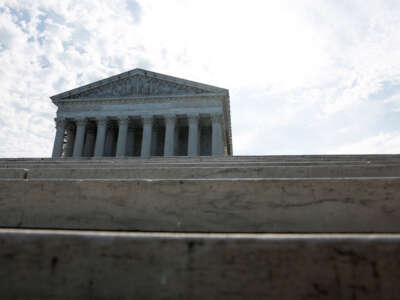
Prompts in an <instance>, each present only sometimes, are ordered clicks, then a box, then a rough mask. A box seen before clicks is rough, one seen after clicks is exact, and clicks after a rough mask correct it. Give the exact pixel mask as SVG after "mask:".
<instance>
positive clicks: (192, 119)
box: [188, 115, 199, 156]
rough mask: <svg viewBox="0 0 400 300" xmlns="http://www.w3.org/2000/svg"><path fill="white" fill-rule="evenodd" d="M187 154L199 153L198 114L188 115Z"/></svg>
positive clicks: (195, 154) (194, 154) (196, 154)
mask: <svg viewBox="0 0 400 300" xmlns="http://www.w3.org/2000/svg"><path fill="white" fill-rule="evenodd" d="M188 122H189V138H188V156H198V155H199V115H188Z"/></svg>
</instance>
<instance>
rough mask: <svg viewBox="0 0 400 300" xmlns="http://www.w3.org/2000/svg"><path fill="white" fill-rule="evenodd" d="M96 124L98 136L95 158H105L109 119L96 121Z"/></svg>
mask: <svg viewBox="0 0 400 300" xmlns="http://www.w3.org/2000/svg"><path fill="white" fill-rule="evenodd" d="M96 123H97V135H96V146H95V148H94V156H95V157H102V156H104V143H105V140H106V131H107V119H106V118H99V119H97V120H96Z"/></svg>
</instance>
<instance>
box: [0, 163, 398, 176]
mask: <svg viewBox="0 0 400 300" xmlns="http://www.w3.org/2000/svg"><path fill="white" fill-rule="evenodd" d="M399 175H400V165H369V166H352V165H345V166H337V165H330V166H274V167H271V166H257V167H252V166H243V167H242V166H230V167H205V166H201V167H190V166H185V167H182V166H180V167H177V166H173V167H165V166H163V167H153V166H151V167H150V166H147V167H144V166H142V167H130V168H126V167H120V166H118V167H117V166H113V167H108V168H106V167H104V166H101V167H96V168H93V167H91V168H87V167H84V166H80V167H79V168H73V167H63V168H60V167H59V168H55V167H53V168H43V167H39V168H30V169H17V168H15V169H14V168H0V178H21V179H23V178H25V179H38V178H53V179H54V178H59V179H61V178H67V179H185V178H322V177H325V178H337V177H396V176H399Z"/></svg>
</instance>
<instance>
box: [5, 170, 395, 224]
mask: <svg viewBox="0 0 400 300" xmlns="http://www.w3.org/2000/svg"><path fill="white" fill-rule="evenodd" d="M0 226H1V227H24V228H66V229H95V230H107V229H110V230H136V231H182V232H400V178H398V177H397V178H384V177H379V178H301V179H299V178H297V179H296V178H293V179H182V180H165V179H162V180H154V179H153V180H151V179H144V180H140V179H136V180H134V179H129V180H123V179H119V180H100V179H97V180H96V179H90V180H89V179H84V180H78V179H60V180H57V179H30V180H29V179H28V180H19V179H14V180H12V179H2V180H0Z"/></svg>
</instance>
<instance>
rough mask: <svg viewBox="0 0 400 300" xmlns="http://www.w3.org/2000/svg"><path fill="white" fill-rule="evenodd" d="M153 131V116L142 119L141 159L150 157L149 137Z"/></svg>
mask: <svg viewBox="0 0 400 300" xmlns="http://www.w3.org/2000/svg"><path fill="white" fill-rule="evenodd" d="M152 130H153V116H145V117H143V138H142V149H141V150H142V151H141V153H140V156H141V157H150V155H151V135H152Z"/></svg>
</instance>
